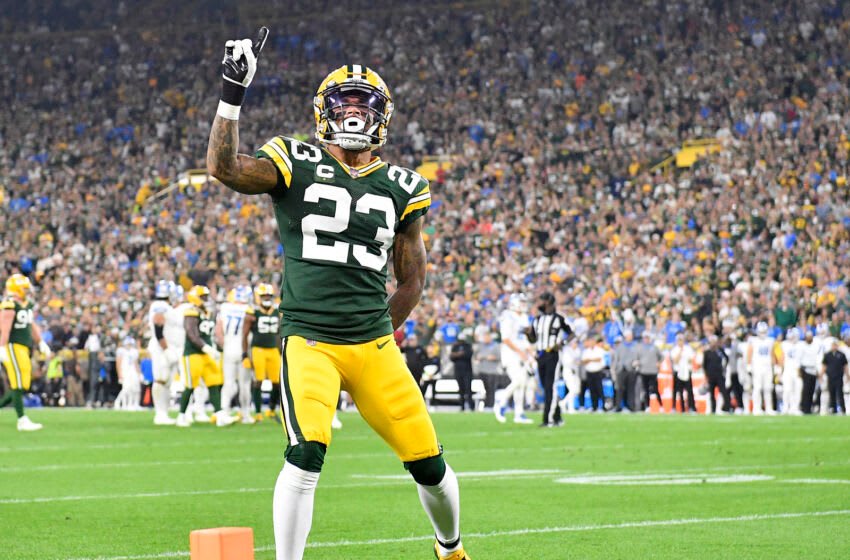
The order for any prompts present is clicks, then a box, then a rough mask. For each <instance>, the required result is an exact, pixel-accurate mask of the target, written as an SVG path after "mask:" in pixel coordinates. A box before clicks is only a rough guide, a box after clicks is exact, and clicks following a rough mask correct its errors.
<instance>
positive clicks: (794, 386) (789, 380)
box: [781, 340, 803, 414]
mask: <svg viewBox="0 0 850 560" xmlns="http://www.w3.org/2000/svg"><path fill="white" fill-rule="evenodd" d="M781 347H782V360H783V366H782V412H783V414H797V413H799V412H800V395H801V392H802V390H803V381H802V380H801V379H800V367H801V362H800V358H801V357H802V354H803V348H802V343H800V341H794V342H791V341H790V340H785V341H783V342H782V344H781Z"/></svg>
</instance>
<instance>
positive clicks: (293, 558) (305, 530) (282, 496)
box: [273, 463, 319, 560]
mask: <svg viewBox="0 0 850 560" xmlns="http://www.w3.org/2000/svg"><path fill="white" fill-rule="evenodd" d="M318 483H319V473H314V472H309V471H305V470H301V469H299V468H298V467H296V466H295V465H293V464H291V463H284V464H283V469H281V471H280V475H278V477H277V484H275V486H274V502H273V508H274V514H273V519H274V541H275V550H277V560H301V557H302V556H303V555H304V547H305V546H306V545H307V535H308V534H309V533H310V526H311V525H312V524H313V496H314V495H315V493H316V485H317V484H318Z"/></svg>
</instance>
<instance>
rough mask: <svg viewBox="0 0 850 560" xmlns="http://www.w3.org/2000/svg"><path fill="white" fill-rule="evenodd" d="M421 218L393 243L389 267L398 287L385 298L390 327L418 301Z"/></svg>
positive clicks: (422, 250)
mask: <svg viewBox="0 0 850 560" xmlns="http://www.w3.org/2000/svg"><path fill="white" fill-rule="evenodd" d="M421 220H422V219H421V218H420V219H419V220H417V222H416V223H415V225H414V224H411V226H409V227H408V229H407V231H405V232H403V233H399V234H397V235H396V239H395V245H394V246H393V269H394V271H395V276H396V279H397V281H398V289H397V290H396V291H395V293H394V294H393V295H392V297H390V299H389V307H390V318H391V319H392V322H393V329H397V328H399V327H400V326H401V325H402V324H403V323H404V321H405V320H406V319H407V316H408V315H409V314H410V312H411V311H413V308H414V307H416V304H417V303H419V298H420V297H421V296H422V289H423V288H424V287H425V273H426V263H427V255H426V253H425V243H423V241H422V235H421Z"/></svg>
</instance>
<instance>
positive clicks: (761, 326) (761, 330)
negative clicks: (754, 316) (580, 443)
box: [756, 321, 767, 336]
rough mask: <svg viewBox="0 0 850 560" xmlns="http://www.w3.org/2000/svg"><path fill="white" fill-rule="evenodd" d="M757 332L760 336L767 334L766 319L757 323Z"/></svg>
mask: <svg viewBox="0 0 850 560" xmlns="http://www.w3.org/2000/svg"><path fill="white" fill-rule="evenodd" d="M756 334H758V335H760V336H761V335H765V334H767V323H765V322H764V321H759V322H758V324H757V325H756Z"/></svg>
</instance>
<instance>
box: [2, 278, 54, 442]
mask: <svg viewBox="0 0 850 560" xmlns="http://www.w3.org/2000/svg"><path fill="white" fill-rule="evenodd" d="M31 295H32V284H31V283H30V279H29V278H27V277H26V276H24V275H23V274H13V275H12V276H10V277H9V278H8V279H7V280H6V297H5V298H4V299H3V302H2V303H0V361H2V363H3V368H4V369H5V370H6V375H8V376H9V387H10V389H11V390H10V391H9V392H8V393H6V394H5V395H4V396H3V398H2V399H0V408H3V407H4V406H6V405H7V404H9V403H12V404H13V405H14V407H15V413H17V415H18V431H21V432H34V431H36V430H40V429H41V428H42V425H41V424H38V423H36V422H33V421H32V420H30V419H29V417H28V416H27V415H26V414H24V392H25V391H29V388H30V381H31V377H32V361H31V356H30V348H32V345H33V342H35V344H36V345H38V349H39V351H40V352H41V353H42V354H44V355H45V357H50V355H51V354H52V352H51V351H50V346H48V345H47V343H46V342H45V341H44V339H42V338H41V331H40V330H39V328H38V325H36V324H35V323H33V310H32V308H33V304H32V301H31Z"/></svg>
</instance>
